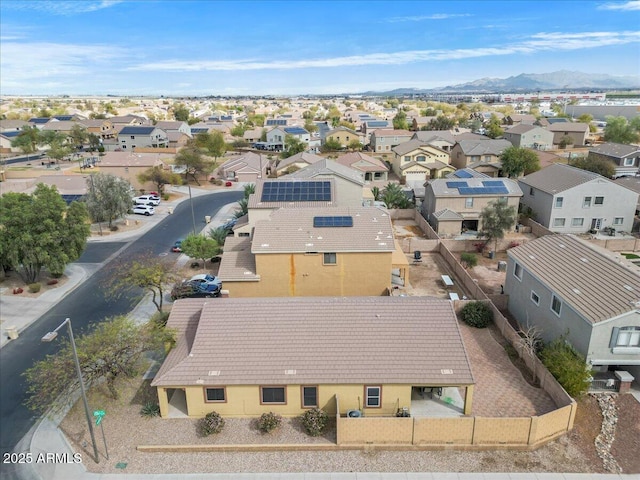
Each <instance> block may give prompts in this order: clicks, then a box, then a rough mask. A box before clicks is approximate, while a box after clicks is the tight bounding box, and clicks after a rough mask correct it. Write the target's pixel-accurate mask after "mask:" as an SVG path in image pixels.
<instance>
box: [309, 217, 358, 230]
mask: <svg viewBox="0 0 640 480" xmlns="http://www.w3.org/2000/svg"><path fill="white" fill-rule="evenodd" d="M313 226H314V227H316V228H317V227H353V217H346V216H344V217H313Z"/></svg>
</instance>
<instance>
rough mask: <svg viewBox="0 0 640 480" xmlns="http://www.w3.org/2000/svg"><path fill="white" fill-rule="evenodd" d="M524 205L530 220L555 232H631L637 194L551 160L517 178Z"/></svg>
mask: <svg viewBox="0 0 640 480" xmlns="http://www.w3.org/2000/svg"><path fill="white" fill-rule="evenodd" d="M518 183H519V184H520V188H521V189H522V192H523V196H522V200H521V201H520V202H521V203H522V205H523V206H526V207H528V208H530V209H531V211H532V213H533V219H534V220H535V221H536V222H538V223H540V224H541V225H544V226H545V227H547V228H548V229H549V230H551V231H553V232H558V233H584V232H586V231H589V230H591V231H597V230H601V229H603V228H604V227H612V228H614V229H616V230H617V231H626V232H630V231H631V228H632V227H633V218H634V214H635V209H636V204H637V202H638V194H637V193H636V192H633V191H632V190H629V189H628V188H625V187H623V186H621V185H617V184H616V183H614V182H612V181H611V180H608V179H606V178H604V177H602V176H601V175H598V174H597V173H593V172H589V171H587V170H581V169H579V168H575V167H571V166H569V165H563V164H560V163H554V164H552V165H549V166H548V167H546V168H543V169H542V170H538V171H537V172H534V173H531V174H529V175H527V176H525V177H522V178H520V179H518Z"/></svg>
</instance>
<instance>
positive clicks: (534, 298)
mask: <svg viewBox="0 0 640 480" xmlns="http://www.w3.org/2000/svg"><path fill="white" fill-rule="evenodd" d="M531 301H532V302H533V303H535V304H536V305H539V304H540V297H539V296H538V294H537V293H536V292H534V291H533V290H531Z"/></svg>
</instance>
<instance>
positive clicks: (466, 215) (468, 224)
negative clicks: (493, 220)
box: [421, 172, 522, 237]
mask: <svg viewBox="0 0 640 480" xmlns="http://www.w3.org/2000/svg"><path fill="white" fill-rule="evenodd" d="M456 174H458V175H462V174H460V173H459V172H454V173H453V175H456ZM521 196H522V191H521V190H520V187H519V186H518V184H517V183H516V182H515V181H513V180H511V179H508V178H501V179H499V180H494V179H491V178H486V177H473V176H471V175H470V174H466V175H464V176H459V177H458V178H456V179H455V180H454V179H453V178H442V179H437V180H431V181H429V182H427V184H426V185H425V194H424V201H423V202H422V207H421V211H422V216H423V217H424V218H426V219H427V221H428V222H429V224H430V225H431V226H432V227H433V229H434V230H435V231H436V232H438V235H440V236H445V237H455V236H457V235H460V234H461V233H462V232H464V231H467V230H469V231H480V230H482V219H481V218H480V214H481V212H482V209H483V208H484V207H486V206H487V205H489V203H491V202H495V201H498V200H503V199H506V200H507V204H508V205H509V206H512V207H514V208H515V209H517V208H518V203H519V201H520V197H521ZM515 225H516V224H515V222H514V224H513V225H512V227H511V230H513V229H514V228H515Z"/></svg>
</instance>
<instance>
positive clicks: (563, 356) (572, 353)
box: [540, 337, 591, 398]
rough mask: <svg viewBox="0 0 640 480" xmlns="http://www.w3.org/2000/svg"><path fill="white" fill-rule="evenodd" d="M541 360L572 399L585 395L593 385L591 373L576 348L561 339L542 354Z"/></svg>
mask: <svg viewBox="0 0 640 480" xmlns="http://www.w3.org/2000/svg"><path fill="white" fill-rule="evenodd" d="M540 360H542V363H543V364H544V366H545V367H547V369H548V370H549V372H550V373H551V375H553V376H554V377H555V378H556V380H558V383H560V385H562V387H563V388H564V389H565V390H566V391H567V393H568V394H569V395H571V396H572V397H574V398H575V397H579V396H581V395H582V394H584V393H585V392H586V391H587V389H588V388H589V385H590V384H591V371H590V370H589V368H588V367H587V364H586V362H585V359H584V358H582V357H581V356H580V354H579V353H578V352H577V351H576V349H575V348H574V347H572V346H571V345H570V344H569V343H567V342H566V341H565V338H564V337H559V338H557V339H556V340H554V341H553V342H551V343H550V344H548V345H545V346H544V348H543V349H542V352H540Z"/></svg>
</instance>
